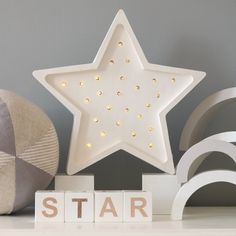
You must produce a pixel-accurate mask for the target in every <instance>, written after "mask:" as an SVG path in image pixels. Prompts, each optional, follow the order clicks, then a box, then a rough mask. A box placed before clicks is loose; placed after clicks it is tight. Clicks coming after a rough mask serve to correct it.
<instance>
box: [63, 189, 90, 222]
mask: <svg viewBox="0 0 236 236" xmlns="http://www.w3.org/2000/svg"><path fill="white" fill-rule="evenodd" d="M93 215H94V194H93V192H65V222H93V220H94V217H93Z"/></svg>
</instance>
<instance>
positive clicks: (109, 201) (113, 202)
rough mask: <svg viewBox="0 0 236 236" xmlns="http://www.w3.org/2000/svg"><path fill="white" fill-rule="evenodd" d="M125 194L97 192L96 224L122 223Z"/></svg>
mask: <svg viewBox="0 0 236 236" xmlns="http://www.w3.org/2000/svg"><path fill="white" fill-rule="evenodd" d="M122 220H123V192H122V191H96V192H95V222H122Z"/></svg>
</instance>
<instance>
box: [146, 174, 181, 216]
mask: <svg viewBox="0 0 236 236" xmlns="http://www.w3.org/2000/svg"><path fill="white" fill-rule="evenodd" d="M142 185H143V190H144V191H150V192H152V201H153V205H152V211H153V214H154V215H169V214H171V207H172V203H173V201H174V199H175V196H176V194H177V192H178V191H179V189H180V184H179V183H178V181H177V177H176V175H169V174H143V176H142Z"/></svg>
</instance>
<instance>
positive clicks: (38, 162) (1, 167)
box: [0, 90, 59, 214]
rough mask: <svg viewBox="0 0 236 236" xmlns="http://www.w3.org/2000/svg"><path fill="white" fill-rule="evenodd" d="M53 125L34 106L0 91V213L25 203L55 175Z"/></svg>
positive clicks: (57, 149)
mask: <svg viewBox="0 0 236 236" xmlns="http://www.w3.org/2000/svg"><path fill="white" fill-rule="evenodd" d="M58 161H59V147H58V139H57V134H56V131H55V128H54V126H53V124H52V122H51V121H50V119H49V118H48V117H47V115H46V114H45V113H44V112H43V111H41V110H40V109H39V108H38V107H37V106H35V105H33V104H32V103H30V102H29V101H27V100H26V99H24V98H22V97H20V96H17V95H16V94H14V93H12V92H9V91H5V90H0V214H10V213H12V212H15V211H17V210H20V209H22V208H24V207H26V206H27V205H29V204H30V203H31V202H32V201H33V200H34V194H35V191H37V190H42V189H45V188H46V187H47V186H48V185H49V183H50V182H51V181H52V179H53V177H54V176H55V174H56V171H57V168H58Z"/></svg>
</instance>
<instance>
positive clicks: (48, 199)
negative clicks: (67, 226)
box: [35, 191, 64, 222]
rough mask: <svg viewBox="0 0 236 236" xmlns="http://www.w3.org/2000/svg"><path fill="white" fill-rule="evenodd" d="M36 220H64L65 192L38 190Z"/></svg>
mask: <svg viewBox="0 0 236 236" xmlns="http://www.w3.org/2000/svg"><path fill="white" fill-rule="evenodd" d="M35 221H36V222H64V192H61V191H38V192H36V194H35Z"/></svg>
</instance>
